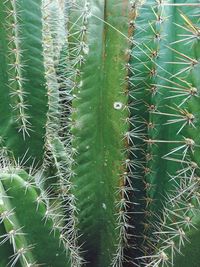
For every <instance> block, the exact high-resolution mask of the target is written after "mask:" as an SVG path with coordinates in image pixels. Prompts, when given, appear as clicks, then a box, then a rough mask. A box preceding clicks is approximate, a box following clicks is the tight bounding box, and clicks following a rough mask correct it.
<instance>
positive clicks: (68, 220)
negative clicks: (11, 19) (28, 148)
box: [43, 0, 83, 267]
mask: <svg viewBox="0 0 200 267" xmlns="http://www.w3.org/2000/svg"><path fill="white" fill-rule="evenodd" d="M50 3H51V2H49V1H48V0H47V1H44V2H43V47H44V58H45V62H44V63H45V76H46V81H47V84H46V87H47V96H48V112H47V123H46V142H45V150H46V154H45V159H44V164H45V168H46V169H47V170H48V168H49V166H52V164H53V166H54V168H55V169H56V173H55V176H56V177H55V176H54V177H52V179H55V178H56V180H57V182H56V184H55V187H54V190H50V192H51V191H52V193H53V192H54V191H55V188H58V191H59V192H57V200H58V201H59V203H60V204H59V205H60V209H59V208H58V209H56V211H55V213H57V217H58V218H60V217H61V218H62V221H61V220H60V219H59V220H58V221H57V220H54V226H55V227H57V228H58V229H59V231H60V242H62V243H63V244H65V246H66V247H67V248H68V249H69V250H70V254H71V263H72V265H73V266H77V267H78V266H81V264H82V261H83V260H82V258H81V257H80V252H79V247H78V243H77V231H76V218H75V213H76V206H75V199H74V198H73V195H71V194H69V191H70V189H71V186H72V185H71V182H70V180H71V176H72V165H73V158H72V152H71V151H70V142H69V140H67V141H66V140H64V139H63V136H62V135H59V133H61V132H64V131H66V129H61V127H60V126H61V124H62V123H61V120H62V119H64V116H65V120H67V116H66V115H67V114H62V112H61V109H62V107H61V105H62V104H61V103H60V101H64V102H65V101H66V99H63V94H64V93H65V92H64V91H62V96H60V93H59V86H60V85H59V82H61V79H60V76H58V77H57V75H56V70H55V64H54V63H55V62H54V56H53V51H54V49H55V43H53V37H52V36H53V35H54V32H52V29H51V28H50V22H49V20H50V19H51V16H50V8H49V6H48V5H49V4H50ZM58 49H59V48H58ZM65 60H66V59H65ZM58 75H59V74H58ZM61 86H63V85H62V84H61ZM64 89H65V90H66V91H67V90H68V88H66V87H65V88H64ZM60 98H61V100H60ZM53 194H55V192H54V193H53ZM49 198H50V199H52V194H50V195H49Z"/></svg>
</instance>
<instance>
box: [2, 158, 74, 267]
mask: <svg viewBox="0 0 200 267" xmlns="http://www.w3.org/2000/svg"><path fill="white" fill-rule="evenodd" d="M35 171H36V170H35V169H34V168H30V171H29V173H28V174H27V173H25V171H24V170H22V169H21V167H20V166H18V165H16V166H14V167H13V165H7V162H5V163H4V165H2V166H1V183H0V226H2V225H3V227H4V228H5V233H3V234H2V235H1V236H0V246H4V245H5V244H6V243H7V244H8V243H9V244H10V245H11V246H12V250H13V254H12V255H10V257H9V258H8V266H11V267H14V266H18V264H19V262H20V263H21V264H22V265H23V266H27V267H36V266H37V267H38V266H43V265H44V264H45V262H39V263H37V259H36V258H37V257H36V255H35V253H34V251H35V248H36V247H38V246H40V245H41V244H39V243H31V242H32V241H33V240H32V241H31V235H32V233H33V232H34V230H33V229H28V228H27V227H28V226H27V225H28V224H29V222H28V220H30V219H31V220H33V219H34V220H38V219H39V220H41V221H40V222H39V223H40V224H41V228H42V227H44V228H47V229H48V232H49V236H51V237H52V238H53V239H54V240H52V241H51V242H55V241H56V242H57V243H58V246H59V242H60V248H59V249H60V250H61V253H64V254H66V258H65V257H64V258H63V260H64V259H66V261H67V260H68V259H69V253H68V252H69V248H68V244H67V243H66V242H62V245H61V241H63V238H62V236H61V234H60V241H59V240H56V239H55V237H56V236H57V237H58V238H59V232H60V231H61V230H60V229H62V227H63V225H64V223H63V222H64V220H63V217H64V216H63V215H61V214H60V212H59V210H60V205H57V202H56V199H54V198H53V197H52V195H51V189H50V188H47V189H44V187H45V180H44V179H43V172H38V173H37V174H36V173H35ZM22 177H23V178H22ZM13 192H14V194H13ZM18 194H19V195H21V196H23V195H24V197H26V201H27V202H28V203H29V204H30V206H31V207H32V208H33V206H34V209H35V210H32V212H33V214H34V212H35V218H33V217H31V218H28V217H27V218H26V220H25V221H26V223H27V225H21V219H22V218H21V217H20V216H22V213H21V211H20V208H21V207H20V201H19V203H18V199H16V195H18ZM10 200H13V201H15V206H13V201H10ZM18 212H19V213H20V214H18ZM25 213H26V211H23V214H25ZM23 216H24V215H23ZM36 224H37V223H36ZM42 225H43V226H42ZM34 226H35V225H34V223H32V227H33V228H34ZM24 229H26V230H24ZM27 229H28V232H25V231H27ZM29 231H30V232H29ZM42 239H43V238H41V240H42ZM49 240H50V239H49ZM34 242H35V239H34ZM41 242H43V241H41ZM43 245H44V244H43ZM43 245H42V246H43ZM54 252H55V251H53V253H54ZM64 254H63V255H64Z"/></svg>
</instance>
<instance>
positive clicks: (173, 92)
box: [133, 1, 200, 266]
mask: <svg viewBox="0 0 200 267" xmlns="http://www.w3.org/2000/svg"><path fill="white" fill-rule="evenodd" d="M143 8H145V6H144V7H143ZM148 8H149V6H148ZM172 9H175V7H173V6H172V7H170V9H169V7H163V5H162V3H161V1H160V3H159V5H158V7H155V9H153V11H152V12H153V13H154V15H155V16H156V18H157V19H156V21H155V20H151V21H152V22H149V25H148V26H147V27H149V28H151V29H152V31H153V33H154V35H155V37H156V40H157V41H156V42H155V39H154V43H153V45H155V44H156V43H157V44H160V45H159V46H162V49H163V51H165V52H166V53H167V54H168V55H169V58H167V59H166V58H165V57H163V55H161V54H160V53H161V52H159V51H158V49H157V50H155V47H153V49H154V50H153V53H152V55H153V56H154V57H153V58H152V61H150V64H151V66H152V68H151V69H150V68H149V67H148V63H145V64H144V63H139V64H140V66H142V65H143V70H144V72H145V69H146V70H147V69H149V79H148V81H145V79H144V77H143V81H145V82H144V83H146V86H144V87H145V88H146V89H148V90H149V89H151V90H152V92H151V98H150V104H149V102H147V107H148V110H149V113H150V114H149V119H148V120H147V122H148V123H147V129H148V130H146V132H147V135H146V136H145V138H144V143H146V144H147V154H146V157H147V159H150V160H152V159H154V161H156V163H158V162H160V163H161V162H163V164H171V166H174V169H175V170H174V171H173V172H174V173H170V176H169V178H168V181H169V183H170V184H172V186H171V189H172V190H170V191H167V190H168V188H170V186H169V185H167V186H165V192H162V191H161V192H162V193H163V195H164V196H165V198H166V199H165V201H163V202H166V205H165V207H164V211H163V213H162V214H159V212H158V213H156V214H153V213H152V210H153V212H154V211H155V212H156V209H155V208H154V207H153V206H154V205H153V206H152V205H151V204H153V203H154V202H155V201H156V200H155V196H154V192H155V191H156V190H160V189H159V188H158V186H157V183H159V181H156V178H154V177H156V170H154V172H153V168H154V166H156V164H155V165H154V163H152V165H151V164H149V163H147V165H146V167H145V168H144V170H145V172H144V173H145V174H146V173H147V176H146V175H145V176H146V178H145V179H144V183H145V186H146V188H145V189H146V190H147V193H146V197H145V201H146V207H145V208H146V209H147V210H146V211H145V214H146V215H151V216H150V217H149V216H148V217H149V219H148V218H146V219H147V220H145V221H144V236H143V237H144V241H143V244H144V246H143V249H144V253H145V255H144V256H143V257H142V259H143V260H144V261H145V263H144V265H145V266H169V265H170V264H171V265H172V266H173V264H174V258H175V253H180V252H181V247H183V245H184V244H185V241H186V240H187V232H188V231H189V230H190V229H191V228H192V227H195V225H193V217H195V212H196V211H197V208H198V207H199V179H198V169H199V166H198V164H197V162H195V159H196V152H195V151H196V150H197V149H198V144H196V140H195V135H196V133H197V131H198V130H197V129H198V127H197V124H196V122H197V119H196V116H195V114H194V111H195V112H198V88H197V80H198V79H196V78H195V75H196V73H197V70H198V69H199V57H200V55H199V52H198V49H199V48H198V47H199V41H198V39H199V37H198V35H197V34H196V33H197V32H198V30H199V26H198V25H197V24H198V22H197V20H196V22H194V21H195V20H194V17H193V16H192V14H191V13H195V11H193V10H189V11H188V14H189V15H190V17H189V16H188V15H186V14H185V10H184V9H183V10H182V11H180V10H179V11H178V10H176V11H175V10H173V11H172ZM173 12H177V16H179V17H180V20H178V21H175V22H173V23H172V25H173V27H175V28H176V30H175V32H176V36H177V38H176V39H175V40H174V39H173V40H169V39H168V36H166V35H165V31H163V32H162V31H160V30H159V28H160V26H159V25H161V27H163V26H162V24H163V23H165V21H170V20H171V19H172V18H171V17H170V13H171V14H172V13H173ZM143 14H145V13H143ZM166 15H167V16H166ZM168 15H169V16H168ZM144 20H145V18H144ZM136 23H137V21H136ZM139 25H140V27H142V26H141V25H142V23H140V24H139ZM136 26H137V24H136ZM168 26H169V25H168ZM163 28H164V27H163ZM165 29H166V26H165ZM140 30H143V31H144V29H140ZM161 30H162V28H161ZM146 31H148V30H147V29H146ZM144 32H145V31H144ZM136 34H137V31H136ZM143 36H145V34H144V35H143ZM186 39H187V40H186ZM145 43H146V45H145V46H146V48H147V49H148V50H149V51H151V45H152V40H150V42H149V44H148V42H145ZM183 43H184V46H183ZM159 46H158V47H159ZM136 49H137V51H138V50H140V51H141V46H140V47H139V48H137V46H136ZM133 51H134V53H135V54H136V51H135V49H134V50H133ZM144 51H145V50H144ZM154 51H155V52H154ZM134 53H133V54H134ZM138 53H139V52H138ZM141 54H142V53H141ZM144 54H145V55H147V52H146V51H145V52H144V53H143V54H142V55H140V57H139V61H141V58H142V56H143V59H144V58H145V55H144ZM155 55H156V58H157V59H155ZM137 56H138V55H137V54H136V56H135V58H136V59H137ZM162 57H163V58H164V62H162ZM148 58H149V59H150V58H151V57H150V55H149V56H148ZM170 58H171V61H170ZM143 59H142V60H143ZM172 61H173V62H172ZM144 62H145V61H144ZM169 66H173V67H169ZM136 70H137V67H136ZM135 72H136V71H135ZM152 74H153V75H152ZM138 76H139V78H140V76H141V73H140V75H138ZM146 77H147V74H146ZM143 81H141V82H139V85H140V87H139V88H141V87H142V82H143ZM134 84H135V83H134ZM143 90H144V89H143ZM143 92H144V91H143ZM159 94H160V96H159ZM134 96H135V95H134ZM156 96H157V97H156ZM154 101H155V102H154ZM165 102H167V105H166V104H165ZM195 106H196V107H195ZM157 123H158V124H159V123H161V124H162V125H157ZM165 125H166V126H165ZM168 126H169V127H170V128H168ZM161 127H166V131H169V130H170V129H173V130H170V132H168V135H164V139H163V133H162V132H163V131H160V129H161ZM156 128H158V129H159V132H161V134H158V133H156ZM195 129H196V131H195ZM195 132H196V133H195ZM166 137H167V138H169V139H165V138H166ZM193 138H194V139H193ZM165 147H167V149H166V148H165ZM162 148H164V149H163V151H164V152H162V151H161V152H162V154H161V153H160V152H159V149H162ZM155 151H156V153H158V152H159V154H161V157H162V158H163V161H158V160H159V159H158V158H157V157H156V158H155V157H154V156H153V155H152V152H155ZM167 160H168V161H170V162H169V163H167V162H166V161H167ZM173 164H174V165H173ZM150 166H151V167H152V168H151V167H150ZM172 170H173V167H172ZM164 175H165V176H167V173H165V174H164ZM152 181H154V182H155V183H156V184H152ZM152 187H153V188H152ZM151 188H152V189H151ZM150 189H151V190H150ZM161 192H160V193H161ZM157 197H159V194H157ZM194 203H195V204H194ZM151 206H152V208H151ZM152 215H153V217H152ZM154 216H155V217H154ZM145 217H147V216H145ZM152 218H155V219H156V220H158V219H159V218H160V223H153V219H152ZM149 228H150V229H151V230H149ZM145 231H147V234H145ZM152 234H153V235H152ZM154 234H155V236H154ZM157 242H158V243H157ZM156 243H157V244H156ZM148 247H149V248H150V251H149V250H148ZM153 247H157V249H155V251H156V252H155V254H154V252H153V254H152V255H151V256H147V255H149V253H150V252H151V248H153ZM146 254H147V255H146Z"/></svg>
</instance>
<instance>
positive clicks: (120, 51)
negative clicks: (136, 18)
mask: <svg viewBox="0 0 200 267" xmlns="http://www.w3.org/2000/svg"><path fill="white" fill-rule="evenodd" d="M131 11H132V10H131V7H130V5H129V1H121V0H119V1H99V0H94V1H85V3H82V1H77V2H76V3H75V4H74V5H72V8H71V12H70V14H69V49H70V50H69V51H70V52H69V53H70V55H69V57H70V61H71V66H72V69H73V73H72V75H71V76H72V84H73V85H74V87H73V91H72V95H73V98H74V100H73V101H72V115H71V123H70V126H71V133H72V146H73V149H75V151H76V152H75V153H76V155H75V156H74V160H75V163H74V165H73V166H72V170H73V172H74V175H72V178H71V180H72V182H73V184H74V187H73V189H72V190H71V192H72V193H73V195H74V197H75V202H76V205H77V212H75V215H76V219H77V223H76V225H77V227H78V228H79V230H80V235H81V236H80V244H82V249H83V251H86V253H85V258H86V261H89V263H88V266H99V267H100V266H101V267H103V266H105V267H107V266H122V263H123V261H124V255H123V254H124V247H125V246H126V245H127V244H126V242H127V229H128V227H129V225H128V222H127V216H128V215H127V213H126V211H125V209H126V207H127V203H126V195H125V194H126V192H125V191H126V190H127V189H126V186H127V181H126V179H128V177H127V174H126V163H127V161H126V160H127V152H126V148H127V145H128V143H127V137H126V133H127V132H128V128H129V124H128V120H127V118H128V116H129V114H128V109H127V102H128V96H127V81H126V76H127V73H128V72H127V68H126V64H127V63H128V60H129V55H130V50H129V49H130V45H131V42H130V41H129V37H130V36H131V29H130V28H129V21H130V20H131ZM85 240H87V242H86V243H85Z"/></svg>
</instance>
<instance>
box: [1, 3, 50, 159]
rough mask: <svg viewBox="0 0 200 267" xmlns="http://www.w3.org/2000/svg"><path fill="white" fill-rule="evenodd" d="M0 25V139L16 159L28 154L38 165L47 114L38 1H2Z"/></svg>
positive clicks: (40, 15) (40, 14) (40, 16)
mask: <svg viewBox="0 0 200 267" xmlns="http://www.w3.org/2000/svg"><path fill="white" fill-rule="evenodd" d="M0 23H1V27H0V57H1V59H0V60H1V66H0V72H1V75H0V87H1V96H0V97H1V105H0V114H1V116H0V124H1V127H0V136H1V138H2V139H3V145H4V146H7V148H8V149H10V150H12V152H13V153H14V155H15V157H16V158H18V157H20V158H21V159H22V157H23V155H24V154H25V152H27V154H28V156H31V157H32V158H36V159H37V161H41V159H42V154H43V153H42V152H43V146H44V140H43V139H44V135H45V128H44V125H45V121H46V110H47V97H46V90H45V77H44V72H45V70H44V60H43V50H42V13H41V1H40V0H36V1H25V0H17V1H15V0H9V1H1V3H0ZM3 114H4V115H3ZM28 156H27V158H28Z"/></svg>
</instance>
